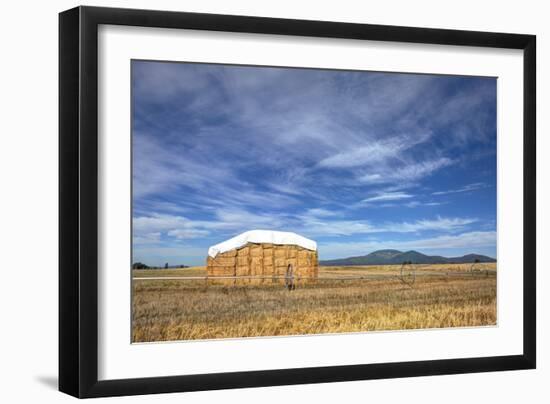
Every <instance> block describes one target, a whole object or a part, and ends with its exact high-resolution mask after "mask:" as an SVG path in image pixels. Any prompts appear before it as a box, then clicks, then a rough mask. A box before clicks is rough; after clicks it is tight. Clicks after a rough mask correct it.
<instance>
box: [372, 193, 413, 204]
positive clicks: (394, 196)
mask: <svg viewBox="0 0 550 404" xmlns="http://www.w3.org/2000/svg"><path fill="white" fill-rule="evenodd" d="M413 196H414V195H411V194H408V193H405V192H385V193H379V194H378V195H376V196H371V197H369V198H366V199H363V201H362V202H380V201H397V200H400V199H408V198H412V197H413Z"/></svg>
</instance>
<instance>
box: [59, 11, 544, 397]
mask: <svg viewBox="0 0 550 404" xmlns="http://www.w3.org/2000/svg"><path fill="white" fill-rule="evenodd" d="M59 23H60V52H59V54H60V61H59V78H60V89H59V91H60V106H59V107H60V130H59V135H60V269H59V285H60V288H59V291H60V292H59V293H60V294H59V299H60V304H59V306H60V322H59V335H60V336H59V348H60V349H59V352H60V354H59V355H60V358H59V386H60V390H61V391H63V392H66V393H68V394H71V395H73V396H76V397H100V396H113V395H131V394H147V393H161V392H183V391H194V390H209V389H222V388H238V387H257V386H271V385H283V384H299V383H321V382H333V381H346V380H361V379H378V378H392V377H409V376H422V375H438V374H454V373H467V372H486V371H498V370H512V369H531V368H534V367H535V363H536V362H535V357H536V355H535V352H536V341H535V334H536V332H535V309H536V307H535V306H536V305H535V301H536V295H535V293H536V290H535V264H536V254H535V253H536V243H535V234H536V232H535V183H536V181H535V120H536V116H535V99H536V92H535V91H536V85H535V44H536V42H535V37H534V36H532V35H520V34H503V33H487V32H471V31H454V30H441V29H424V28H410V27H396V26H379V25H366V24H349V23H338V22H321V21H307V20H286V19H272V18H261V17H244V16H227V15H213V14H196V13H181V12H165V11H151V10H149V11H146V10H125V9H109V8H94V7H78V8H75V9H72V10H68V11H65V12H63V13H61V14H60V20H59Z"/></svg>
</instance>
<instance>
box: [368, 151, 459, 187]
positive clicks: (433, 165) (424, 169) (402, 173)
mask: <svg viewBox="0 0 550 404" xmlns="http://www.w3.org/2000/svg"><path fill="white" fill-rule="evenodd" d="M453 163H454V161H453V160H451V159H450V158H447V157H441V158H438V159H434V160H424V161H420V162H415V163H410V164H403V165H401V166H396V167H376V168H374V169H372V170H369V171H367V172H366V173H365V174H364V175H362V176H361V177H359V180H360V181H361V182H362V183H364V184H384V183H399V182H405V183H408V182H412V181H418V180H420V179H422V178H424V177H427V176H430V175H432V174H433V173H435V172H436V171H438V170H440V169H441V168H444V167H448V166H450V165H452V164H453Z"/></svg>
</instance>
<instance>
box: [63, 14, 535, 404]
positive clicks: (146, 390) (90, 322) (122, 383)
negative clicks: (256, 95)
mask: <svg viewBox="0 0 550 404" xmlns="http://www.w3.org/2000/svg"><path fill="white" fill-rule="evenodd" d="M100 24H113V25H126V26H140V27H159V28H180V29H195V30H209V31H226V32H243V33H259V34H277V35H292V36H308V37H320V38H343V39H357V40H376V41H378V40H379V41H391V42H404V43H424V44H439V45H449V46H453V45H463V46H476V47H486V48H510V49H520V50H523V61H524V62H523V63H524V64H523V67H524V77H523V83H524V88H523V114H524V115H523V141H524V156H523V170H524V171H523V176H524V177H523V180H524V189H523V198H524V199H523V201H524V206H523V220H524V234H523V251H524V257H523V354H521V355H511V356H495V357H482V358H467V359H445V360H427V361H416V362H400V363H377V364H364V365H350V366H331V367H313V368H297V369H281V370H262V371H249V372H234V373H216V374H193V375H181V376H170V377H148V378H139V379H122V380H106V381H99V380H98V376H97V374H98V373H97V371H98V337H97V335H98V323H97V319H98V268H97V266H98V138H97V130H98V122H97V120H98V87H97V86H98V65H97V62H98V26H99V25H100ZM535 103H536V37H535V36H534V35H519V34H505V33H491V32H472V31H458V30H443V29H426V28H411V27H397V26H383V25H369V24H351V23H340V22H324V21H308V20H290V19H279V18H263V17H245V16H230V15H215V14H197V13H185V12H167V11H151V10H132V9H114V8H97V7H77V8H73V9H71V10H68V11H64V12H62V13H60V15H59V218H60V219H59V234H60V236H59V390H60V391H62V392H65V393H67V394H70V395H73V396H75V397H81V398H84V397H104V396H120V395H134V394H150V393H168V392H183V391H197V390H214V389H227V388H243V387H260V386H275V385H292V384H301V383H325V382H337V381H351V380H363V379H382V378H396V377H412V376H427V375H442V374H459V373H470V372H489V371H501V370H514V369H534V368H535V366H536V222H535V219H536V217H535V215H536V213H535V212H536V199H535V197H536V168H535V167H536V160H535V158H536V153H535V147H536V138H535V136H536V133H535V121H536V108H535V106H536V105H535Z"/></svg>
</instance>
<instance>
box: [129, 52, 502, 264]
mask: <svg viewBox="0 0 550 404" xmlns="http://www.w3.org/2000/svg"><path fill="white" fill-rule="evenodd" d="M132 104H133V116H132V125H133V129H132V130H133V132H132V147H133V183H132V185H133V212H132V214H133V255H134V256H133V260H134V262H136V261H141V262H144V263H146V264H148V265H163V264H164V263H165V262H168V263H169V264H170V265H175V264H187V265H204V262H205V258H206V255H207V249H208V247H209V246H211V245H213V244H217V243H219V242H221V241H224V240H226V239H227V238H230V237H232V236H234V235H237V234H239V233H241V232H243V231H247V230H252V229H274V230H283V231H294V232H297V233H299V234H301V235H303V236H305V237H308V238H312V239H314V240H316V241H317V243H318V247H319V256H320V259H332V258H340V257H348V256H354V255H364V254H368V253H369V252H372V251H375V250H378V249H382V248H395V249H399V250H411V249H414V250H417V251H420V252H423V253H426V254H438V255H445V256H458V255H463V254H465V253H472V252H473V253H480V254H486V255H489V256H492V257H495V256H496V79H494V78H477V77H456V76H441V75H414V74H401V73H378V72H350V71H332V70H317V69H289V68H267V67H249V66H230V65H211V64H192V63H168V62H152V61H133V62H132Z"/></svg>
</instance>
